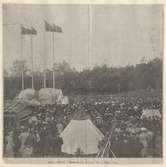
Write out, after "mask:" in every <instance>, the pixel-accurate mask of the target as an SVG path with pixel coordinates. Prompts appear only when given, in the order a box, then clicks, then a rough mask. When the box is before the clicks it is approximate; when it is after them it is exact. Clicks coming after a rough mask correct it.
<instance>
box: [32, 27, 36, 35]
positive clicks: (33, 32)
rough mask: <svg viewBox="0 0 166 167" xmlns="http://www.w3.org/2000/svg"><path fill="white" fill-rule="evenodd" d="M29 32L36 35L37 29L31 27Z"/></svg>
mask: <svg viewBox="0 0 166 167" xmlns="http://www.w3.org/2000/svg"><path fill="white" fill-rule="evenodd" d="M31 34H32V35H37V31H36V30H35V29H34V28H33V27H31Z"/></svg>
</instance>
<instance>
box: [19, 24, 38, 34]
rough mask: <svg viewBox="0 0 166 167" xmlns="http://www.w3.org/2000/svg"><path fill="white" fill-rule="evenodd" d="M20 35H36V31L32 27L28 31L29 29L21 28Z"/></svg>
mask: <svg viewBox="0 0 166 167" xmlns="http://www.w3.org/2000/svg"><path fill="white" fill-rule="evenodd" d="M21 34H22V35H36V34H37V31H36V30H35V29H34V28H33V27H31V29H30V28H26V27H23V26H21Z"/></svg>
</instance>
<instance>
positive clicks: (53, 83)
mask: <svg viewBox="0 0 166 167" xmlns="http://www.w3.org/2000/svg"><path fill="white" fill-rule="evenodd" d="M52 45H53V46H52V67H53V73H52V75H53V77H52V87H53V88H55V71H54V63H55V57H54V31H53V32H52Z"/></svg>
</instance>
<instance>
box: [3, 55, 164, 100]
mask: <svg viewBox="0 0 166 167" xmlns="http://www.w3.org/2000/svg"><path fill="white" fill-rule="evenodd" d="M53 70H54V71H55V72H54V73H55V85H56V88H61V89H62V90H63V92H64V93H66V94H87V93H95V94H96V93H97V94H110V93H118V92H126V91H131V90H137V89H149V88H151V89H162V59H159V58H155V59H153V60H152V61H150V62H148V63H145V62H140V63H139V64H137V65H135V66H126V67H119V68H115V67H108V66H107V65H103V66H96V67H94V68H93V69H91V70H88V69H86V70H83V71H81V72H79V71H77V70H76V69H73V68H71V67H70V65H69V64H68V63H67V62H65V61H63V62H62V63H55V64H54V68H53ZM53 70H50V69H45V71H46V76H47V87H52V79H53V78H52V74H53ZM29 71H30V70H28V69H27V67H26V62H24V61H15V62H14V63H13V68H12V72H11V74H10V75H6V74H8V73H9V72H8V71H6V70H4V72H5V75H4V97H5V99H12V98H13V97H15V96H16V95H17V94H18V92H19V91H20V90H21V73H22V72H24V76H25V80H24V82H25V88H30V87H31V79H32V77H31V75H32V72H29ZM33 75H34V87H35V89H36V90H39V89H41V88H43V76H44V73H43V72H40V71H34V72H33Z"/></svg>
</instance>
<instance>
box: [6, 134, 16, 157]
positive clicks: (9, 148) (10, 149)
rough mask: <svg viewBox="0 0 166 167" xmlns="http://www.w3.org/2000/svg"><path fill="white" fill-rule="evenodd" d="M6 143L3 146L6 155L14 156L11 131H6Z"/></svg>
mask: <svg viewBox="0 0 166 167" xmlns="http://www.w3.org/2000/svg"><path fill="white" fill-rule="evenodd" d="M6 141H7V145H6V148H5V155H6V157H14V142H13V131H10V132H9V133H8V136H7V137H6Z"/></svg>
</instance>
